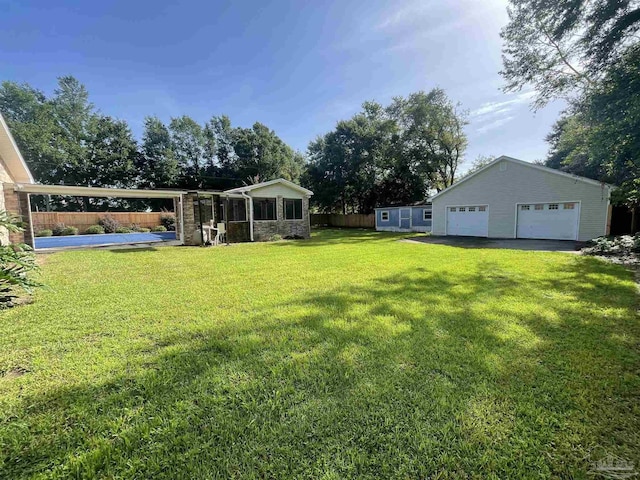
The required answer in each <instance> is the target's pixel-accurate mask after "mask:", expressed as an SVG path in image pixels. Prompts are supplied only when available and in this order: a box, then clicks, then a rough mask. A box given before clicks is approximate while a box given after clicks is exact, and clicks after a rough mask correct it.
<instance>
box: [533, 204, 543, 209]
mask: <svg viewBox="0 0 640 480" xmlns="http://www.w3.org/2000/svg"><path fill="white" fill-rule="evenodd" d="M535 209H536V210H544V205H542V204H541V203H539V204H537V205H536V206H535Z"/></svg>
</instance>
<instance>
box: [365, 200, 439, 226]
mask: <svg viewBox="0 0 640 480" xmlns="http://www.w3.org/2000/svg"><path fill="white" fill-rule="evenodd" d="M431 208H432V207H431V202H424V203H421V204H418V205H403V206H394V207H381V208H376V209H375V212H376V230H377V231H379V232H430V231H431V221H432V219H431V212H432V210H431Z"/></svg>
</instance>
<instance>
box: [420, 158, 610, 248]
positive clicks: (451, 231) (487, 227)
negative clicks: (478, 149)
mask: <svg viewBox="0 0 640 480" xmlns="http://www.w3.org/2000/svg"><path fill="white" fill-rule="evenodd" d="M611 188H612V187H611V186H610V185H607V184H605V183H602V182H599V181H596V180H592V179H589V178H584V177H579V176H576V175H571V174H569V173H565V172H562V171H560V170H555V169H552V168H547V167H544V166H541V165H537V164H533V163H529V162H525V161H522V160H518V159H515V158H511V157H507V156H502V157H499V158H497V159H496V160H494V161H493V162H491V163H490V164H488V165H486V166H485V167H483V168H481V169H479V170H478V171H476V172H474V173H473V174H471V175H469V176H467V177H465V178H463V179H462V180H460V181H458V182H456V183H454V184H453V185H452V186H450V187H449V188H447V189H445V190H443V191H441V192H440V193H438V194H436V195H434V196H433V197H432V199H431V201H432V204H433V229H432V233H433V234H434V235H452V236H456V235H461V236H475V237H490V238H535V239H554V240H578V241H587V240H590V239H592V238H595V237H599V236H602V235H607V234H608V232H609V224H610V212H611V209H610V203H609V199H610V193H611Z"/></svg>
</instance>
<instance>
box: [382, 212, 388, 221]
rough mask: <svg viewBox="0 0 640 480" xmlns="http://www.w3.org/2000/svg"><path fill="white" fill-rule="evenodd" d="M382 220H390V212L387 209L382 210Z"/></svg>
mask: <svg viewBox="0 0 640 480" xmlns="http://www.w3.org/2000/svg"><path fill="white" fill-rule="evenodd" d="M380 220H382V221H383V222H388V221H389V212H388V211H387V210H385V211H383V212H380Z"/></svg>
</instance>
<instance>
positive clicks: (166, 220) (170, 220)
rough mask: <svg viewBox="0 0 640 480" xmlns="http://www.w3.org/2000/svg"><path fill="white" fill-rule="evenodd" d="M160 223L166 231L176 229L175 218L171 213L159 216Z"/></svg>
mask: <svg viewBox="0 0 640 480" xmlns="http://www.w3.org/2000/svg"><path fill="white" fill-rule="evenodd" d="M160 223H161V224H162V226H163V227H164V228H166V229H167V230H168V231H171V232H173V231H174V230H175V229H176V216H175V214H173V213H169V212H166V213H163V214H162V215H160Z"/></svg>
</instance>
